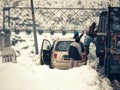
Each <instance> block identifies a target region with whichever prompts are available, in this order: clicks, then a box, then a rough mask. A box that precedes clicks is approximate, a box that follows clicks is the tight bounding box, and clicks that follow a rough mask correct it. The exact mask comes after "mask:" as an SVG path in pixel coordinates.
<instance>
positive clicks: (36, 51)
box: [31, 0, 38, 54]
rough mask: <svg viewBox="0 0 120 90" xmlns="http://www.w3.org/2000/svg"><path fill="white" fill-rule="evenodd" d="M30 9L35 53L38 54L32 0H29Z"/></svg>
mask: <svg viewBox="0 0 120 90" xmlns="http://www.w3.org/2000/svg"><path fill="white" fill-rule="evenodd" d="M31 11H32V20H33V34H34V43H35V54H38V44H37V34H36V24H35V15H34V5H33V0H31Z"/></svg>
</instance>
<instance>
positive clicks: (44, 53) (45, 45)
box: [40, 39, 51, 65]
mask: <svg viewBox="0 0 120 90" xmlns="http://www.w3.org/2000/svg"><path fill="white" fill-rule="evenodd" d="M50 62H51V43H50V41H49V40H47V39H43V42H42V46H41V51H40V64H41V65H43V64H46V65H50Z"/></svg>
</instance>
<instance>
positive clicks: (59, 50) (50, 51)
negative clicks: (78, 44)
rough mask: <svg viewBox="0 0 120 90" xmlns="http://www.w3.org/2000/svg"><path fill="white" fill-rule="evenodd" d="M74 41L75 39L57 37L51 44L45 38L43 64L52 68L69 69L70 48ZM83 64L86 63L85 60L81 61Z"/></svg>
mask: <svg viewBox="0 0 120 90" xmlns="http://www.w3.org/2000/svg"><path fill="white" fill-rule="evenodd" d="M73 41H74V39H66V38H64V39H57V40H55V41H54V42H53V44H52V45H51V43H50V42H49V41H48V40H47V39H44V40H43V42H42V46H41V53H40V57H41V59H40V63H41V65H43V64H47V65H50V67H51V68H58V69H68V68H69V63H70V58H69V55H68V49H69V46H70V44H71V43H72V42H73ZM83 64H85V61H84V60H82V61H80V63H79V66H81V65H83Z"/></svg>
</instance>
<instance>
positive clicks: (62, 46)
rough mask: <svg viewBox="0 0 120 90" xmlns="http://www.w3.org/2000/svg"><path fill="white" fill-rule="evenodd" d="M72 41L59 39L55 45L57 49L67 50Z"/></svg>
mask: <svg viewBox="0 0 120 90" xmlns="http://www.w3.org/2000/svg"><path fill="white" fill-rule="evenodd" d="M72 42H73V41H59V42H58V43H57V45H56V47H55V50H57V51H68V49H69V46H70V44H71V43H72Z"/></svg>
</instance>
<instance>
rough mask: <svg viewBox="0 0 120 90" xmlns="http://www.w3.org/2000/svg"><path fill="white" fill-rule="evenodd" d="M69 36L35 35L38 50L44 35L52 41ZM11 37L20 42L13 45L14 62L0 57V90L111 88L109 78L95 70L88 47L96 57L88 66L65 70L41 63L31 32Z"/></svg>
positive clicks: (95, 89)
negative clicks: (15, 58) (35, 50)
mask: <svg viewBox="0 0 120 90" xmlns="http://www.w3.org/2000/svg"><path fill="white" fill-rule="evenodd" d="M58 35H59V37H58ZM72 36H73V34H66V35H65V36H63V35H62V34H56V33H55V35H54V36H51V35H50V34H49V33H48V34H45V33H44V34H43V35H38V46H39V49H40V45H41V43H42V39H43V38H48V39H49V40H51V42H52V39H56V38H70V37H72ZM18 37H19V38H18ZM12 38H16V39H19V40H23V42H20V41H18V43H17V44H16V45H15V46H12V48H14V49H15V51H17V52H16V54H17V63H2V58H1V57H0V90H113V89H112V87H111V84H110V82H109V80H108V79H107V78H106V77H104V76H101V75H100V73H98V72H97V71H96V70H95V66H96V65H97V63H98V59H97V58H96V56H95V54H94V50H95V49H90V50H91V51H90V52H91V55H92V56H93V57H94V59H95V60H90V62H89V63H88V64H87V65H84V66H81V67H77V68H72V69H68V70H59V69H50V68H49V67H48V66H47V65H43V66H41V65H40V64H39V55H35V54H34V53H33V52H34V46H33V44H34V41H33V34H31V35H26V34H25V33H20V34H19V35H15V34H14V33H12ZM83 39H84V36H83ZM83 39H82V40H83ZM92 46H93V45H91V48H93V47H92ZM25 47H27V48H25ZM93 67H94V68H93Z"/></svg>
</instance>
